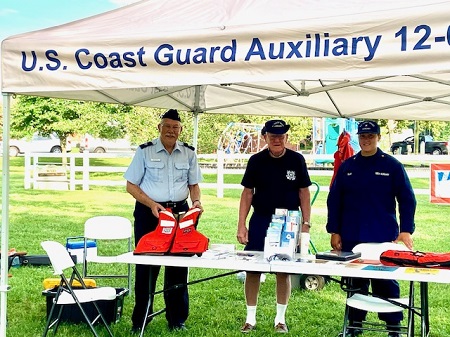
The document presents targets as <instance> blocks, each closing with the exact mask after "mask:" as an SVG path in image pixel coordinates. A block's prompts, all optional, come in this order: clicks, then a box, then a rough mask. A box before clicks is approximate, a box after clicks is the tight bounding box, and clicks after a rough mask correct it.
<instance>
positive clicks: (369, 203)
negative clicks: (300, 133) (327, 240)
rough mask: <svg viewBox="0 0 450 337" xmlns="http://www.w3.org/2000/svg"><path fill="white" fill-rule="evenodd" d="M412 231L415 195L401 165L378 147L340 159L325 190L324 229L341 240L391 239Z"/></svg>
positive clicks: (413, 226) (380, 240)
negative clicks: (373, 150)
mask: <svg viewBox="0 0 450 337" xmlns="http://www.w3.org/2000/svg"><path fill="white" fill-rule="evenodd" d="M397 204H398V213H399V216H400V231H401V232H409V233H413V232H414V228H415V224H414V214H415V210H416V198H415V196H414V191H413V189H412V187H411V183H410V181H409V178H408V176H407V174H406V171H405V169H404V167H403V165H402V164H401V163H400V162H399V161H398V160H397V159H395V158H394V157H392V156H390V155H388V154H386V153H384V152H383V151H381V150H380V149H378V150H377V153H376V154H375V155H373V156H369V157H363V156H362V155H361V154H360V153H358V154H356V155H354V156H353V157H350V158H349V159H347V160H346V161H344V162H343V163H342V165H341V166H340V167H339V170H338V172H337V175H336V178H335V180H334V182H333V184H332V185H331V187H330V192H329V194H328V199H327V206H328V221H327V226H326V228H327V231H328V233H337V234H340V235H341V239H342V241H343V242H346V241H347V242H349V241H350V242H386V241H393V240H395V239H396V238H397V236H398V234H399V224H398V222H397V209H396V207H397Z"/></svg>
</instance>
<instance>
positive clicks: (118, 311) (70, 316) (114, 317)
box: [42, 288, 129, 323]
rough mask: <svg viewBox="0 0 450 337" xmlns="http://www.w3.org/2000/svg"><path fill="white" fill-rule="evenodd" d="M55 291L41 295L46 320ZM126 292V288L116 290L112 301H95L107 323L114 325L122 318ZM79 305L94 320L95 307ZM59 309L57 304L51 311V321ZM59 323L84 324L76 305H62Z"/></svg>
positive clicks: (49, 290)
mask: <svg viewBox="0 0 450 337" xmlns="http://www.w3.org/2000/svg"><path fill="white" fill-rule="evenodd" d="M56 291H57V288H53V289H47V290H44V291H43V292H42V295H43V296H45V299H46V302H47V318H48V316H49V314H50V310H51V308H52V305H53V300H54V299H55V296H56ZM128 291H129V290H128V289H127V288H116V298H115V299H114V300H101V301H97V304H98V307H99V308H100V311H101V312H102V314H103V316H104V317H105V319H106V321H107V322H108V323H116V322H118V321H119V320H120V317H122V312H123V302H124V298H125V296H126V295H127V294H128ZM81 305H82V306H83V309H84V310H85V311H86V313H87V315H88V317H89V318H90V319H94V318H95V317H96V311H95V307H94V305H93V304H92V303H82V304H81ZM59 308H60V305H59V304H58V305H57V306H56V308H55V310H54V311H53V317H52V318H53V319H54V318H56V316H57V315H58V310H59ZM61 321H66V322H72V323H80V322H85V320H84V317H83V314H82V313H81V311H80V308H78V305H77V304H76V303H75V304H66V305H64V309H63V312H62V314H61Z"/></svg>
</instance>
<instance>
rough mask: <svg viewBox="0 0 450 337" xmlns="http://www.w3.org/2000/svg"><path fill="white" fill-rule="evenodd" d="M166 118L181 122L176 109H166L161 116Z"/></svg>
mask: <svg viewBox="0 0 450 337" xmlns="http://www.w3.org/2000/svg"><path fill="white" fill-rule="evenodd" d="M163 118H168V119H173V120H174V121H178V122H181V118H180V115H179V114H178V111H177V110H175V109H170V110H167V111H166V112H165V113H164V114H163V115H162V116H161V119H163Z"/></svg>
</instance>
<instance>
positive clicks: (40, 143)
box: [9, 133, 72, 157]
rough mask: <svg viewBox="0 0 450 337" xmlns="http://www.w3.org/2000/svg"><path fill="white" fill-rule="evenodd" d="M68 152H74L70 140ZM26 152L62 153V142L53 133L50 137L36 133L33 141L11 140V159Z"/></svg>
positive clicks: (23, 139)
mask: <svg viewBox="0 0 450 337" xmlns="http://www.w3.org/2000/svg"><path fill="white" fill-rule="evenodd" d="M66 150H67V152H70V151H71V150H72V143H71V141H70V140H67V143H66ZM25 152H42V153H47V152H50V153H61V152H62V148H61V141H60V139H59V137H58V136H57V135H56V133H52V134H50V135H49V136H41V135H39V134H38V133H35V134H33V136H32V137H31V139H29V138H26V137H24V138H21V139H10V140H9V155H10V156H11V157H16V156H18V155H19V154H23V153H25Z"/></svg>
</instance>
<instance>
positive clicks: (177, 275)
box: [124, 109, 203, 333]
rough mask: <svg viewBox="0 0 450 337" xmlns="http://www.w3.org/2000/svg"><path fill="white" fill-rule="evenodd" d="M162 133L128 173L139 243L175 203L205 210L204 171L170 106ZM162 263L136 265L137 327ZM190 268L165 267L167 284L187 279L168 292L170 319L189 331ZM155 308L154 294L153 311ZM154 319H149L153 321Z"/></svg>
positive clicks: (139, 153) (181, 208) (136, 328)
mask: <svg viewBox="0 0 450 337" xmlns="http://www.w3.org/2000/svg"><path fill="white" fill-rule="evenodd" d="M158 130H159V133H160V136H159V138H157V139H154V140H152V141H150V142H148V143H145V144H142V145H140V146H139V147H138V149H137V150H136V154H135V155H134V158H133V160H132V162H131V164H130V166H129V167H128V169H127V171H126V172H125V174H124V177H125V179H126V180H127V192H128V193H130V194H131V195H132V196H133V197H134V198H135V199H136V205H135V210H134V213H133V215H134V219H135V221H134V236H135V244H136V245H137V243H138V242H139V240H140V239H141V237H142V236H144V235H145V234H147V233H149V232H152V231H154V230H155V228H156V226H157V224H158V213H159V211H163V210H165V209H166V208H170V209H171V210H172V212H173V213H174V214H179V213H181V212H186V211H187V210H188V209H189V204H188V202H187V198H188V197H190V199H191V203H192V206H193V207H198V208H200V209H201V210H202V211H203V208H202V205H201V202H200V187H199V185H198V184H199V183H200V181H201V178H202V177H201V172H200V168H199V165H198V161H197V155H196V153H195V150H194V148H193V147H191V146H189V145H188V144H186V143H182V142H180V141H178V137H179V135H180V133H181V131H182V125H181V119H180V116H179V114H178V111H176V110H173V109H171V110H168V111H167V112H166V113H164V115H163V116H162V118H161V122H160V123H159V124H158ZM160 268H161V266H145V265H136V279H135V290H134V291H135V307H134V310H133V315H132V318H131V319H132V324H133V326H132V332H133V333H138V332H140V329H141V328H142V324H143V322H144V318H145V312H146V308H147V303H148V300H149V296H150V295H151V294H153V293H154V292H155V287H156V279H157V277H158V274H159V270H160ZM187 276H188V268H185V267H165V272H164V288H165V289H168V288H170V287H172V286H174V285H178V284H183V286H181V287H176V289H172V290H168V291H165V292H164V301H165V304H166V319H167V322H168V325H169V329H170V330H184V329H186V327H185V321H186V319H187V317H188V311H189V298H188V290H187V285H186V283H187ZM152 312H153V295H152V303H151V307H150V313H152ZM148 322H149V321H147V323H148Z"/></svg>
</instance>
